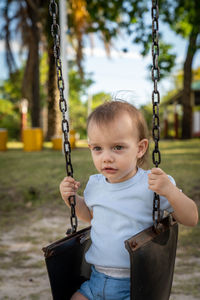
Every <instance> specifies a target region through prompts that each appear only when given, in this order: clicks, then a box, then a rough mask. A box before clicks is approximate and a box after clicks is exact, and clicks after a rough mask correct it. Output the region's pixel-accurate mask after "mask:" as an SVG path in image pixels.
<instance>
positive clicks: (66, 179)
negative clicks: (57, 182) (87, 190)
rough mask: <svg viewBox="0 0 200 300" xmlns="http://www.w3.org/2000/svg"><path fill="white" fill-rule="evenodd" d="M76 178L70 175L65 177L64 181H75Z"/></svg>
mask: <svg viewBox="0 0 200 300" xmlns="http://www.w3.org/2000/svg"><path fill="white" fill-rule="evenodd" d="M74 181H75V180H74V178H72V177H70V176H67V177H65V178H64V179H63V182H74Z"/></svg>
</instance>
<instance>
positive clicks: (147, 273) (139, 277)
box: [43, 216, 178, 300]
mask: <svg viewBox="0 0 200 300" xmlns="http://www.w3.org/2000/svg"><path fill="white" fill-rule="evenodd" d="M159 227H160V228H161V232H159V233H156V232H155V230H154V227H153V226H152V227H150V228H147V229H146V230H144V231H142V232H141V233H138V234H137V235H135V236H133V237H132V238H130V239H128V240H127V241H125V246H126V248H127V250H128V252H129V255H130V266H131V274H130V275H131V291H130V292H131V296H130V300H147V299H148V300H168V299H169V297H170V292H171V286H172V280H173V270H174V263H175V256H176V246H177V237H178V224H177V223H176V222H174V221H173V220H172V219H171V217H170V216H168V217H166V218H164V219H163V220H162V221H161V222H160V224H159ZM90 244H91V240H90V227H87V228H85V229H83V230H80V231H78V232H76V233H74V234H72V235H70V236H68V237H65V238H63V239H61V240H59V241H57V242H55V243H52V244H50V245H49V246H47V247H44V248H43V251H44V255H45V261H46V266H47V271H48V275H49V280H50V285H51V290H52V295H53V299H54V300H70V298H71V296H72V295H73V293H74V292H75V291H76V290H77V289H78V288H79V287H80V285H81V284H82V283H83V282H84V281H85V280H88V279H89V277H90V273H91V266H90V265H89V264H88V263H87V262H86V261H85V252H86V251H87V249H88V248H89V246H90ZM116 300H117V299H116Z"/></svg>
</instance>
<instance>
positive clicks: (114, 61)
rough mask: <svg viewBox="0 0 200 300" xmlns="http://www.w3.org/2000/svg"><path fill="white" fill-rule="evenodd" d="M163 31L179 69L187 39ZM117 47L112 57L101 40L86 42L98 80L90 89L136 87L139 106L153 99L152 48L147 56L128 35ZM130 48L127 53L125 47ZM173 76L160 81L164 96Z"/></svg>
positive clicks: (88, 64) (199, 60)
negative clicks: (171, 45) (142, 54)
mask: <svg viewBox="0 0 200 300" xmlns="http://www.w3.org/2000/svg"><path fill="white" fill-rule="evenodd" d="M161 27H162V28H161V30H162V31H163V32H164V34H163V37H164V40H165V41H166V42H172V41H173V45H174V48H173V50H174V51H175V52H176V53H177V60H176V68H175V70H174V72H173V74H175V72H176V70H180V69H181V68H182V64H183V61H184V58H185V53H186V46H187V44H186V41H185V40H183V39H182V38H180V37H178V36H177V35H175V34H174V33H173V32H172V31H170V30H169V29H168V28H167V27H166V26H165V25H162V26H161ZM114 46H115V49H114V50H112V51H111V57H110V58H108V57H107V56H106V53H105V50H104V47H103V45H102V43H101V42H100V41H99V40H95V41H94V48H93V49H91V47H90V45H89V44H88V45H86V47H85V49H84V54H85V62H84V68H85V70H86V72H89V73H92V79H93V80H94V81H95V83H94V84H93V85H92V86H91V87H90V88H89V89H88V93H89V94H90V95H93V94H95V93H98V92H102V91H103V92H107V93H115V92H116V91H118V90H131V91H133V97H134V104H135V105H136V106H140V105H141V104H146V103H149V102H150V101H151V94H152V89H153V83H152V81H151V80H150V71H149V70H148V69H147V66H148V65H149V64H150V63H151V59H152V58H151V52H150V53H149V55H147V56H146V57H142V56H141V55H140V51H139V50H140V49H139V46H137V45H134V44H133V43H131V40H130V39H129V38H127V37H124V38H119V39H118V40H117V41H115V43H114ZM12 47H13V50H14V52H15V54H16V55H15V57H16V60H17V62H18V64H20V60H19V56H18V54H17V53H18V52H19V46H18V44H17V43H16V42H13V43H12ZM125 47H126V48H128V50H129V51H128V52H127V53H124V52H123V51H122V49H123V48H125ZM3 53H4V43H3V41H0V62H1V72H0V80H2V79H5V78H6V77H7V76H8V70H7V66H6V63H5V59H4V56H3ZM198 66H200V53H199V54H198V55H196V56H195V59H194V63H193V67H195V68H196V67H198ZM172 84H173V76H169V77H167V78H165V79H163V80H162V81H160V82H159V84H158V89H159V91H160V93H161V97H162V96H163V95H165V94H166V92H167V91H168V90H170V88H172Z"/></svg>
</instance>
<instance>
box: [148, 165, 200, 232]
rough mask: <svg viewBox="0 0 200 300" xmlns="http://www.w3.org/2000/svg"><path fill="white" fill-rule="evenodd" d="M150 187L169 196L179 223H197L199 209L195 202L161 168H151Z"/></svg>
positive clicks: (191, 224) (192, 224) (168, 198)
mask: <svg viewBox="0 0 200 300" xmlns="http://www.w3.org/2000/svg"><path fill="white" fill-rule="evenodd" d="M149 188H150V189H151V190H152V191H154V192H156V193H157V194H159V195H161V196H164V197H166V198H167V200H168V201H169V203H170V204H171V206H172V207H173V209H174V212H173V213H172V215H173V217H174V218H175V219H176V220H177V221H178V222H179V223H181V224H183V225H187V226H195V225H197V223H198V209H197V206H196V204H195V202H194V201H193V200H192V199H190V198H189V197H187V196H186V195H185V194H184V193H182V192H181V191H180V190H179V189H178V188H177V187H176V186H175V185H174V184H173V183H172V182H171V181H170V179H169V177H168V176H167V174H166V173H165V172H164V171H162V170H161V169H160V168H153V169H152V170H151V173H150V174H149Z"/></svg>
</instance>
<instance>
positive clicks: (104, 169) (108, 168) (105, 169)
mask: <svg viewBox="0 0 200 300" xmlns="http://www.w3.org/2000/svg"><path fill="white" fill-rule="evenodd" d="M103 171H104V172H106V173H110V174H112V173H116V172H117V169H114V168H110V167H106V168H103Z"/></svg>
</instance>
